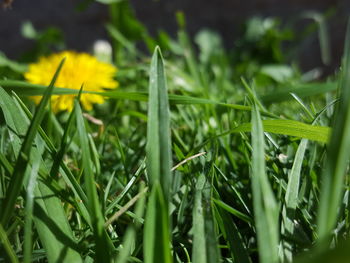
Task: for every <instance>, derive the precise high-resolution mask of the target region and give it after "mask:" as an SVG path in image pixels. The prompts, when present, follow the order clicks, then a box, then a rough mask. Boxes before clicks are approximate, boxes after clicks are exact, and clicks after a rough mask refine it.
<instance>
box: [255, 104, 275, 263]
mask: <svg viewBox="0 0 350 263" xmlns="http://www.w3.org/2000/svg"><path fill="white" fill-rule="evenodd" d="M251 136H252V176H251V180H252V189H253V207H254V218H255V226H256V232H257V240H258V248H259V258H260V261H261V263H273V262H278V242H279V231H278V207H277V204H276V200H275V197H274V195H273V192H272V189H271V186H270V183H269V181H268V178H267V175H266V164H265V149H264V148H265V143H264V132H263V124H262V121H261V118H260V113H259V111H258V109H257V107H256V105H254V106H253V110H252V131H251Z"/></svg>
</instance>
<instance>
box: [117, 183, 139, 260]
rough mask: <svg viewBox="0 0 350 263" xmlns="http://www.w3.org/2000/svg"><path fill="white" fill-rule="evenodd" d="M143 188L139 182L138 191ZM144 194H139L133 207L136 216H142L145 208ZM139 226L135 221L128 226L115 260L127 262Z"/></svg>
mask: <svg viewBox="0 0 350 263" xmlns="http://www.w3.org/2000/svg"><path fill="white" fill-rule="evenodd" d="M144 189H145V185H144V183H142V184H141V186H140V190H139V193H142V192H143V191H144ZM145 201H146V198H145V195H144V194H141V197H140V198H139V200H138V201H137V203H136V207H135V215H136V216H138V217H140V218H141V217H143V213H144V210H145ZM140 227H141V224H140V223H138V222H137V221H135V222H134V223H133V224H132V225H130V226H128V229H127V230H126V233H125V235H124V239H123V244H122V250H121V252H120V253H119V255H118V257H117V260H116V262H118V263H126V262H128V257H129V256H130V255H131V254H132V250H131V247H132V245H133V244H135V243H136V237H135V236H136V233H137V231H138V229H139V228H140Z"/></svg>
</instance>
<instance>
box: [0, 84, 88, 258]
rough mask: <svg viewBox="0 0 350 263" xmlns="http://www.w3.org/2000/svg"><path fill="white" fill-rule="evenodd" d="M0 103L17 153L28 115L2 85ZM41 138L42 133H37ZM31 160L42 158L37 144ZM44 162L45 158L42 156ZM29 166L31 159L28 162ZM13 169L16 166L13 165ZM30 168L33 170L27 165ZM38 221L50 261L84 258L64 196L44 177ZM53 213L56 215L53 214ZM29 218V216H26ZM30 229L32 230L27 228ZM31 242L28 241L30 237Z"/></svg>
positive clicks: (39, 184)
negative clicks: (69, 218) (57, 193)
mask: <svg viewBox="0 0 350 263" xmlns="http://www.w3.org/2000/svg"><path fill="white" fill-rule="evenodd" d="M0 96H1V98H2V100H1V101H0V107H1V108H2V111H3V114H4V116H5V120H6V124H7V126H8V127H9V132H10V134H11V135H10V136H11V138H13V141H12V144H11V145H12V148H13V151H14V153H15V155H18V154H19V152H20V150H21V139H20V137H19V136H21V135H22V134H25V132H26V131H27V129H28V124H27V123H28V119H27V118H26V116H25V115H24V113H23V112H22V111H21V108H19V106H18V105H16V103H15V102H14V101H13V99H12V98H11V97H10V96H9V95H8V94H7V93H6V92H5V91H4V90H3V89H1V88H0ZM36 138H37V139H38V137H36ZM30 156H31V158H30V159H31V160H39V159H41V155H40V153H39V152H38V149H37V147H32V150H31V155H30ZM40 163H41V164H42V165H43V161H42V160H40ZM25 165H26V166H28V167H29V165H30V164H29V160H28V161H27V162H26V163H25ZM10 170H13V171H14V169H10ZM41 170H42V173H43V174H44V175H45V176H46V177H48V173H47V170H46V169H44V166H42V169H41ZM26 171H29V169H27V170H26ZM34 196H35V198H34V207H35V209H34V223H35V225H36V229H37V230H38V233H39V238H40V242H41V243H42V245H43V246H44V248H45V250H46V256H47V259H48V261H49V262H58V261H60V260H61V261H62V260H67V261H70V262H81V258H80V255H79V253H77V252H76V251H75V249H76V246H77V245H76V242H75V241H74V237H73V234H72V231H71V229H70V226H69V224H68V222H67V220H66V215H65V213H64V210H63V207H62V203H61V200H59V199H58V198H57V197H56V196H55V193H54V192H53V191H52V190H51V189H50V188H48V187H46V186H45V185H44V183H43V182H42V181H40V180H39V181H37V186H36V187H35V190H34ZM49 215H55V216H54V217H52V218H50V216H49ZM26 220H27V219H26ZM27 231H28V230H27ZM27 242H28V241H27Z"/></svg>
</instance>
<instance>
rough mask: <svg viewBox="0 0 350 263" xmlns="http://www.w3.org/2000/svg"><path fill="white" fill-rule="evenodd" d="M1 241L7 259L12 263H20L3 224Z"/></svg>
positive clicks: (0, 231)
mask: <svg viewBox="0 0 350 263" xmlns="http://www.w3.org/2000/svg"><path fill="white" fill-rule="evenodd" d="M0 241H1V245H2V246H3V247H4V249H5V251H6V253H7V257H8V259H9V260H10V262H11V263H19V260H18V258H17V255H16V252H15V251H14V250H13V248H12V246H11V243H10V241H9V239H8V237H7V235H6V231H5V229H4V227H3V226H2V224H0Z"/></svg>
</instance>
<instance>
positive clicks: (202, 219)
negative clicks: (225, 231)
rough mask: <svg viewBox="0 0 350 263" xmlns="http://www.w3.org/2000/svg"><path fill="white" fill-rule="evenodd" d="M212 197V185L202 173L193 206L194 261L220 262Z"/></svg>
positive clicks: (198, 262)
mask: <svg viewBox="0 0 350 263" xmlns="http://www.w3.org/2000/svg"><path fill="white" fill-rule="evenodd" d="M210 198H211V197H210V185H209V184H208V182H207V179H206V177H205V175H204V174H201V175H200V176H199V177H198V179H197V183H196V193H195V198H194V207H193V221H192V226H193V248H192V262H193V263H215V262H220V253H219V250H218V246H217V239H216V233H215V231H214V220H213V214H212V209H211V201H210Z"/></svg>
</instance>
